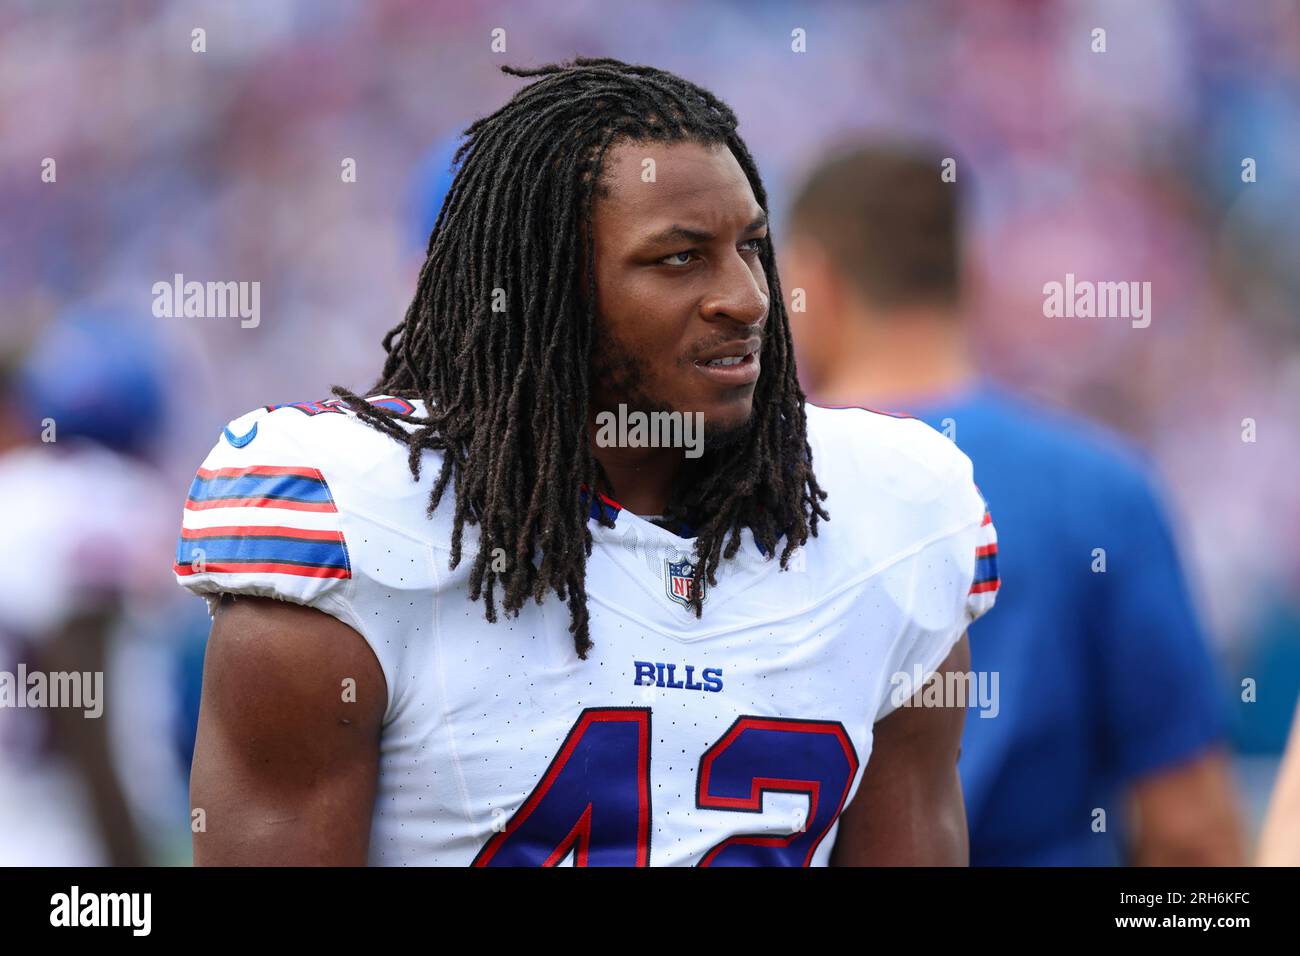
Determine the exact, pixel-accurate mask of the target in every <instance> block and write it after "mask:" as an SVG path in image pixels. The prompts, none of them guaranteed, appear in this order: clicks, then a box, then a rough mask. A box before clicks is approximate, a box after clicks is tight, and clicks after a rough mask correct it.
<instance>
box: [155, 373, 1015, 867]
mask: <svg viewBox="0 0 1300 956" xmlns="http://www.w3.org/2000/svg"><path fill="white" fill-rule="evenodd" d="M371 401H373V402H375V403H377V404H386V405H390V406H391V407H396V408H402V409H409V408H411V405H409V404H408V403H406V402H405V401H404V400H402V399H393V398H387V397H380V398H374V399H371ZM414 407H415V411H416V412H417V413H418V414H423V409H422V408H421V407H420V405H419V403H415V406H414ZM807 414H808V433H809V443H810V444H811V446H812V450H813V467H814V470H815V473H816V475H817V479H818V482H819V483H820V484H821V486H822V487H823V488H824V489H826V490H827V492H828V493H829V497H828V499H827V500H826V502H825V503H824V504H825V507H826V509H827V510H828V511H829V512H830V515H831V520H830V521H829V522H822V523H821V524H820V525H819V529H818V532H819V533H818V536H817V537H815V538H810V539H809V541H808V543H807V544H806V545H805V546H804V547H803V548H802V549H801V550H800V552H796V554H795V555H793V556H792V559H791V569H789V570H785V571H782V570H781V569H780V567H779V562H778V561H776V560H766V558H765V556H764V555H763V554H762V553H761V551H760V549H759V548H758V547H757V546H756V544H755V542H754V539H753V536H752V534H751V533H750V532H748V531H746V532H745V533H744V536H743V545H742V547H741V550H740V552H739V553H738V554H737V556H736V557H735V558H734V559H732V560H730V561H727V562H724V565H723V567H722V569H721V570H720V571H719V573H718V581H717V584H716V585H713V586H709V587H708V588H707V591H706V594H705V597H704V605H703V617H702V618H699V619H697V618H696V617H695V615H694V612H693V611H690V610H688V608H687V607H686V601H687V599H688V596H689V583H690V572H691V567H690V563H689V562H690V560H691V557H692V542H691V541H690V540H689V539H685V538H680V537H678V536H677V535H675V534H673V533H671V532H670V531H668V530H665V529H664V528H661V527H659V526H658V525H656V524H653V523H651V522H650V521H648V520H646V519H644V518H642V517H639V516H637V515H635V514H632V513H630V512H628V511H626V510H623V509H620V508H619V507H618V506H617V505H616V504H614V503H612V502H607V501H606V502H605V503H601V504H594V505H593V506H592V507H593V509H594V508H598V507H604V508H606V509H608V511H609V513H610V514H611V515H612V516H613V517H614V527H613V528H605V527H602V526H600V524H599V523H598V522H597V521H595V520H592V521H591V522H590V528H591V532H592V536H593V539H594V546H593V549H592V553H591V557H590V558H589V559H588V564H587V581H586V587H587V597H588V608H589V610H590V614H591V620H590V628H591V638H592V641H593V643H594V646H593V647H592V649H591V650H590V652H589V653H588V657H587V660H585V661H584V660H579V659H578V657H577V654H576V652H575V651H574V646H573V638H572V636H571V635H570V633H569V631H568V626H569V612H568V608H567V606H566V605H565V604H564V603H563V602H561V601H559V600H558V599H557V598H556V597H555V596H554V595H551V596H550V597H549V598H548V599H547V600H546V601H545V602H544V603H543V604H542V605H541V606H538V605H536V604H534V603H532V602H529V603H527V604H526V605H525V607H524V609H523V611H522V612H521V613H520V615H519V616H518V617H517V618H508V617H505V616H504V615H502V616H501V618H500V620H499V621H498V623H496V624H489V623H488V622H487V621H486V620H485V619H484V607H483V604H482V602H471V601H470V600H469V599H468V583H467V582H468V577H469V569H470V566H471V564H472V559H473V556H474V555H475V554H476V551H477V528H476V527H474V526H467V527H466V528H465V542H464V554H463V557H462V561H461V564H460V566H459V567H458V568H457V569H456V570H454V571H453V570H449V568H448V561H449V545H450V540H451V527H452V520H451V516H452V512H453V504H454V491H453V489H452V488H450V487H449V488H448V490H447V493H446V495H445V496H444V498H443V502H442V503H441V504H440V505H439V507H438V509H437V511H436V513H435V514H434V516H433V517H432V518H429V517H427V516H426V514H425V509H426V507H427V505H428V500H429V490H430V488H431V486H432V483H433V482H434V481H436V479H437V476H438V472H439V469H440V466H441V455H440V453H437V452H432V451H430V452H426V453H425V460H424V464H423V467H422V471H421V479H420V481H418V482H416V481H413V480H412V478H411V475H410V472H409V470H408V467H407V449H406V447H405V446H404V445H401V444H399V443H398V442H396V441H394V440H393V439H391V438H389V437H387V436H386V435H383V434H382V433H380V432H379V431H377V430H375V429H373V428H371V427H369V426H367V425H365V424H364V423H362V422H360V421H359V420H358V419H356V418H355V417H354V416H353V415H352V413H351V412H349V411H347V410H346V409H344V408H342V407H341V406H340V403H338V402H336V401H327V402H309V403H297V404H294V405H288V406H272V407H271V408H264V409H259V410H257V411H254V412H250V413H249V414H247V415H244V416H243V417H241V418H238V419H236V420H235V421H233V422H231V423H230V424H229V425H228V426H227V428H226V429H225V431H224V433H223V435H222V437H221V438H220V439H219V440H218V442H217V444H216V447H215V448H213V450H212V452H211V454H210V455H209V456H208V458H207V460H206V461H204V463H203V466H202V468H201V469H200V470H199V472H198V475H197V476H196V477H195V480H194V483H193V485H192V487H191V489H190V494H189V498H188V500H187V502H186V506H185V512H184V528H183V531H182V536H181V540H180V543H179V546H178V549H177V555H176V560H177V563H176V573H177V577H178V580H179V581H180V583H181V584H182V585H184V586H185V587H187V588H190V589H191V590H193V591H195V592H198V593H201V594H203V595H205V596H207V597H208V598H209V601H210V603H211V602H215V600H216V595H218V594H220V593H221V592H232V593H236V594H251V595H263V596H267V597H274V598H280V599H282V600H287V601H292V602H295V603H299V604H305V605H309V606H311V607H314V608H317V609H319V610H321V611H323V612H325V613H327V614H331V615H333V616H334V617H336V618H338V619H339V620H341V621H343V622H344V623H346V624H348V625H350V626H351V627H353V628H354V629H355V630H356V631H357V632H358V633H359V634H361V636H362V637H363V638H364V639H365V640H366V641H367V643H368V644H369V645H370V647H371V648H372V650H373V651H374V653H375V656H376V657H377V658H378V661H379V664H380V667H381V668H382V670H383V674H384V678H385V681H386V682H387V687H388V705H387V710H386V712H385V714H384V718H383V732H382V739H381V759H380V772H379V789H378V795H377V798H376V802H375V809H374V821H373V825H372V830H371V838H370V862H371V863H372V864H384V865H401V864H436V865H468V864H476V865H490V866H499V865H545V864H557V863H565V864H568V863H574V864H578V865H626V866H633V865H636V866H645V865H654V866H682V865H687V866H689V865H714V866H725V865H758V864H763V865H790V866H808V865H819V866H820V865H825V864H826V863H827V861H828V859H829V857H830V854H831V849H832V847H833V845H834V842H835V834H836V829H837V825H838V823H837V821H838V817H839V814H840V812H841V811H842V810H843V809H844V808H845V806H847V805H848V803H849V801H850V800H852V798H853V796H854V793H855V792H856V788H857V785H858V782H859V780H860V778H861V774H862V770H863V767H864V766H865V765H866V763H867V759H868V757H869V756H870V753H871V742H872V725H873V724H874V723H875V721H877V720H880V719H881V718H882V717H884V716H885V715H886V714H888V713H889V712H890V711H892V710H893V709H894V707H895V706H897V704H898V702H899V701H900V700H904V699H906V698H907V697H908V696H910V691H911V690H914V689H916V688H915V687H912V683H913V680H912V678H913V674H914V672H915V669H916V668H918V667H919V669H920V671H921V672H922V676H928V675H929V674H930V673H932V672H933V671H934V669H935V668H936V667H937V666H938V665H939V664H940V663H941V662H942V661H943V660H944V658H945V657H946V656H947V655H948V653H949V651H950V650H951V648H952V646H953V645H954V644H955V643H956V641H957V640H958V639H959V638H960V637H961V635H962V633H963V632H964V631H965V630H966V626H967V625H968V624H969V623H970V622H971V621H972V620H974V619H975V618H976V617H978V616H979V615H980V614H982V613H983V612H984V611H985V610H987V609H988V608H989V607H990V606H991V605H992V603H993V599H994V594H995V592H996V589H997V586H998V582H997V576H996V539H995V536H994V531H993V526H992V524H991V523H990V521H989V519H988V515H987V513H986V510H985V507H984V502H983V500H982V499H981V497H980V495H979V493H978V491H977V490H976V488H975V486H974V484H973V483H972V475H971V464H970V461H969V460H968V459H967V458H966V456H965V455H964V454H963V453H962V452H961V451H959V450H958V449H957V447H956V446H955V445H954V444H953V443H952V442H950V441H949V440H948V439H946V438H944V437H942V436H941V435H939V434H938V433H937V432H935V431H933V430H932V429H931V428H929V427H928V426H927V425H925V424H924V423H923V422H921V421H918V420H915V419H910V418H896V417H893V416H889V415H882V414H878V413H873V412H869V411H866V410H863V409H824V408H819V407H817V406H813V405H809V406H807ZM576 493H577V489H575V494H576ZM593 513H594V512H593ZM780 544H781V546H783V545H784V541H782V542H781V543H780ZM498 596H499V595H498ZM898 674H902V675H906V680H907V682H908V683H907V686H908V688H909V690H908V691H907V692H906V693H902V694H901V695H900V692H899V687H900V683H899V680H898V679H894V675H898Z"/></svg>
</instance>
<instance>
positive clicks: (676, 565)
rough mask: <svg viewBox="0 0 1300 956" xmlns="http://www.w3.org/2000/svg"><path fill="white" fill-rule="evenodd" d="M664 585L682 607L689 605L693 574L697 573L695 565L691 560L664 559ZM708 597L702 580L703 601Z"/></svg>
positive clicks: (701, 596)
mask: <svg viewBox="0 0 1300 956" xmlns="http://www.w3.org/2000/svg"><path fill="white" fill-rule="evenodd" d="M664 571H665V574H664V587H665V589H666V590H667V591H668V596H669V597H670V598H672V599H673V600H674V601H676V602H677V603H678V604H680V605H681V606H682V607H689V606H690V603H691V585H692V584H693V583H694V582H692V581H691V575H693V574H694V573H695V566H694V565H693V564H691V562H689V561H670V560H668V559H665V560H664ZM707 597H708V593H707V591H706V590H705V587H704V582H703V581H701V582H700V600H701V601H703V600H704V599H705V598H707Z"/></svg>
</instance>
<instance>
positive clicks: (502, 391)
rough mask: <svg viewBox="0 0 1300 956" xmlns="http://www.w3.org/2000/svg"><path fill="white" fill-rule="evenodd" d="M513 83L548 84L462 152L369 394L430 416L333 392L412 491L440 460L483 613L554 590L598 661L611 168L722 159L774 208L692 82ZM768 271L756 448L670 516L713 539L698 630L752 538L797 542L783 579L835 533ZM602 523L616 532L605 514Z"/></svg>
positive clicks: (590, 70) (702, 570) (767, 254)
mask: <svg viewBox="0 0 1300 956" xmlns="http://www.w3.org/2000/svg"><path fill="white" fill-rule="evenodd" d="M501 69H502V71H503V72H505V73H508V74H510V75H512V76H519V77H532V76H536V77H541V79H539V80H537V81H536V82H534V83H531V84H529V85H528V86H526V87H524V88H523V89H521V90H520V91H519V92H518V93H516V94H515V96H514V97H513V98H512V99H511V100H510V102H508V103H507V104H506V105H505V106H503V107H502V108H501V109H500V110H498V111H497V112H495V113H493V114H492V115H491V116H488V117H485V118H483V119H480V120H478V121H476V122H475V123H473V124H472V125H471V126H470V127H469V128H468V129H467V130H466V131H465V133H464V134H463V136H464V137H465V141H464V142H463V143H462V144H461V145H460V147H459V148H458V149H457V151H456V154H455V158H454V160H453V164H452V165H453V166H459V169H458V170H457V172H456V175H455V179H454V181H453V183H452V186H451V190H450V192H449V193H448V195H447V197H446V199H445V200H444V201H443V205H442V209H441V211H440V212H439V214H438V219H437V222H436V223H435V224H434V227H433V232H432V234H431V235H430V237H429V245H428V250H427V252H428V254H427V258H426V260H425V263H424V267H423V268H422V270H421V272H420V279H419V285H418V287H417V289H416V293H415V297H414V299H413V300H412V302H411V305H410V308H408V309H407V311H406V317H405V318H404V319H403V320H402V322H401V323H400V324H399V325H398V326H397V327H396V328H394V329H392V330H390V331H389V332H388V334H387V335H385V336H384V349H385V351H386V352H387V354H388V357H387V360H386V361H385V362H384V369H383V373H382V374H381V376H380V378H379V381H378V382H377V383H376V385H375V386H374V391H375V392H382V393H385V394H390V395H395V396H400V397H405V398H419V399H423V400H424V403H425V406H426V409H425V416H423V417H418V416H416V415H415V414H414V413H406V414H404V413H401V412H398V411H394V410H391V409H387V408H381V407H378V406H376V405H372V404H370V403H369V402H367V401H366V400H365V399H364V398H362V397H361V396H359V395H356V394H354V393H352V392H350V391H348V390H347V389H345V388H340V387H338V386H335V387H334V389H333V391H334V394H336V395H338V396H339V397H340V398H341V399H343V400H344V401H345V403H346V404H347V406H348V407H349V408H351V409H352V410H353V411H354V412H355V413H356V414H357V416H358V417H359V418H360V419H361V420H362V421H364V422H366V423H367V424H369V425H371V426H373V427H374V428H377V429H379V430H380V431H382V432H384V433H386V434H388V435H390V436H392V437H393V438H395V439H397V440H398V441H401V442H403V443H405V444H406V445H408V446H409V450H410V454H409V459H408V461H409V466H410V470H411V474H412V476H413V477H414V478H416V479H417V480H418V478H419V477H420V463H421V457H422V455H423V453H424V451H425V450H426V449H436V450H438V451H441V452H442V453H443V459H442V469H441V471H440V472H439V474H438V479H437V481H436V482H435V483H434V486H433V489H432V491H431V492H430V496H429V505H428V509H427V514H428V515H429V516H432V515H433V513H434V510H435V509H436V508H437V507H438V504H439V502H440V501H441V500H442V497H443V493H444V492H445V491H446V489H447V486H448V483H449V482H454V488H455V499H456V506H455V516H454V524H453V531H452V541H451V561H450V567H451V568H453V569H454V568H456V567H457V566H458V565H459V563H460V560H461V543H462V535H463V531H464V526H465V524H466V523H469V524H476V525H478V526H479V547H478V553H477V555H476V556H475V558H474V564H473V566H472V569H471V571H470V576H469V588H470V598H471V600H478V599H479V598H480V597H482V598H483V599H484V604H485V606H486V615H487V619H488V621H492V622H495V621H496V598H495V590H496V587H497V585H498V584H499V585H500V586H501V588H502V590H503V592H504V593H503V597H502V604H503V606H504V608H505V611H506V613H507V614H514V615H517V614H518V613H519V611H520V609H521V608H522V607H523V604H524V602H525V601H526V600H527V599H528V597H529V596H530V595H531V596H532V597H533V599H534V600H535V601H537V602H538V603H541V601H542V599H543V597H544V596H545V595H546V594H547V593H548V591H554V592H555V593H556V594H557V595H558V597H559V598H560V600H567V602H568V606H569V615H570V625H569V630H570V632H571V633H572V634H573V639H574V646H575V648H576V650H577V653H578V656H579V657H580V658H583V659H585V658H586V656H587V650H588V649H589V648H590V647H591V640H590V636H589V633H588V614H587V594H586V583H585V582H586V569H587V557H588V556H589V555H590V554H591V548H592V537H591V532H590V530H589V529H588V526H587V523H588V520H589V518H590V512H589V505H588V504H587V499H586V498H585V497H584V495H583V494H581V493H580V492H579V489H592V490H593V491H594V492H595V493H596V494H612V489H611V487H610V483H609V481H608V479H607V477H606V475H605V473H604V470H603V469H602V468H601V467H600V464H599V462H598V461H596V459H595V457H594V456H593V455H592V452H591V448H590V443H589V438H588V434H587V423H588V389H589V382H588V378H589V373H590V369H589V360H590V358H591V346H592V340H593V334H594V332H595V330H596V328H597V318H596V314H595V303H596V284H595V269H594V268H592V269H587V268H585V264H586V263H594V261H595V259H594V250H593V236H592V228H591V215H592V201H593V196H595V195H603V194H604V186H603V184H602V183H601V172H602V169H603V163H604V157H605V153H606V151H607V150H608V149H609V148H610V146H611V145H612V144H614V143H616V142H621V141H625V140H630V141H634V142H647V141H659V142H683V141H691V142H695V143H699V144H701V145H709V146H712V145H716V144H724V145H726V146H727V147H728V148H729V149H730V150H731V152H732V154H733V155H734V156H735V157H736V160H737V161H738V162H739V164H740V166H741V168H742V169H743V170H744V172H745V176H746V177H747V178H748V180H749V184H750V187H751V189H752V190H753V193H754V197H755V199H757V201H758V203H759V205H761V206H762V208H763V210H764V211H765V212H766V211H767V194H766V191H765V190H764V189H763V184H762V181H761V180H760V179H759V175H758V170H757V168H756V166H755V164H754V160H753V158H752V157H751V156H750V154H749V150H748V149H747V148H746V146H745V144H744V142H743V141H742V140H741V139H740V137H739V136H738V135H737V133H736V126H737V121H736V117H735V114H734V113H733V112H732V111H731V109H730V108H729V107H728V106H727V105H726V104H724V103H722V102H721V101H720V100H718V99H717V98H716V97H715V96H713V95H712V94H711V93H709V92H708V91H707V90H704V89H702V88H700V87H698V86H696V85H695V84H693V83H689V82H687V81H686V80H683V79H682V78H681V77H678V76H676V75H674V74H672V73H668V72H665V71H663V70H658V69H655V68H653V67H648V66H634V65H631V64H627V63H623V62H621V61H619V60H614V59H609V58H586V57H578V58H576V59H574V60H573V61H571V62H570V63H562V64H552V65H549V66H542V67H538V68H536V69H518V68H514V67H510V66H503V67H502V68H501ZM584 239H585V256H584V254H583V251H584V250H583V248H582V244H583V240H584ZM759 256H760V260H761V262H762V264H763V269H764V272H765V273H766V275H767V281H768V284H769V287H770V288H769V291H770V305H769V311H768V322H767V329H766V331H765V334H764V341H763V349H762V373H761V375H760V377H759V381H758V383H757V386H756V388H755V393H754V400H753V412H752V415H751V419H750V423H749V428H748V433H747V440H745V441H744V442H742V443H738V444H736V445H733V446H731V447H729V448H728V449H727V450H726V454H725V455H715V456H709V455H707V454H706V455H705V456H704V457H703V458H701V459H700V460H699V462H700V463H706V464H703V465H701V467H700V468H699V470H698V471H696V472H693V473H692V476H691V479H692V480H691V481H690V482H689V487H687V488H684V489H681V490H680V492H679V494H680V500H676V501H674V504H673V506H672V508H671V509H670V510H671V511H672V513H674V514H679V515H685V514H690V515H692V516H693V518H694V521H693V523H695V522H699V523H698V524H696V525H695V526H696V531H697V537H696V540H695V560H694V565H695V567H694V571H693V575H694V577H693V587H692V589H691V590H692V596H691V601H690V606H691V607H692V608H693V610H694V611H695V614H696V616H697V617H698V616H700V614H701V612H702V606H701V605H702V601H703V592H704V588H703V585H702V581H703V580H704V579H706V578H707V580H708V582H709V584H711V585H716V584H717V581H716V579H715V577H714V575H715V572H716V571H717V569H718V566H719V563H720V561H721V560H724V559H729V558H731V557H733V556H734V555H735V553H736V551H737V549H738V548H739V547H740V544H741V537H740V534H741V531H742V529H743V528H745V527H749V528H750V529H751V531H752V533H753V535H754V539H755V541H756V542H757V543H758V544H759V545H760V546H762V548H763V550H764V553H765V554H767V555H773V554H774V553H775V551H776V545H777V541H778V538H780V537H781V536H782V535H785V537H786V542H785V548H784V550H783V551H782V552H781V557H780V560H781V566H782V567H785V566H786V562H787V560H788V558H789V556H790V554H791V553H792V552H793V551H794V549H795V548H797V547H799V546H800V545H802V544H804V543H805V542H806V541H807V539H808V537H809V535H813V536H816V534H817V520H818V518H819V517H820V518H823V519H826V518H829V515H828V514H827V513H826V512H825V511H824V510H823V509H822V507H821V505H820V504H819V500H820V499H824V498H825V497H826V492H824V491H823V490H822V489H821V488H820V487H819V486H818V484H817V480H816V478H815V476H814V475H813V472H812V450H811V448H810V447H809V445H808V440H807V428H806V421H805V417H804V404H803V403H804V395H803V392H802V391H801V389H800V388H799V383H798V381H797V379H796V378H795V366H794V358H793V347H792V344H791V341H790V330H789V322H788V318H787V316H786V312H785V307H784V304H783V301H782V297H781V289H780V285H779V283H778V280H777V274H776V267H775V263H774V260H773V254H772V243H771V241H770V239H765V240H763V242H762V244H761V248H760V253H759ZM584 278H585V281H586V289H585V293H584V289H583V285H582V283H583V280H584ZM494 296H495V297H496V298H495V301H494ZM503 296H504V303H505V312H504V314H502V312H501V311H500V308H499V307H500V304H501V301H502V297H503ZM494 306H495V307H496V308H495V309H494ZM404 426H413V427H404ZM697 464H698V463H697ZM597 511H598V516H597V517H598V520H599V521H600V522H601V523H602V524H603V525H605V526H606V527H612V526H613V520H612V518H610V517H609V515H608V514H607V513H606V510H605V509H604V508H602V507H599V506H597ZM728 535H730V537H728ZM497 548H501V549H503V553H504V554H505V555H508V556H509V557H508V560H507V562H506V565H507V566H506V568H505V570H501V571H498V570H496V569H494V567H493V563H492V561H491V558H492V556H493V555H494V554H495V553H497V552H496V549H497ZM539 550H540V552H541V562H540V564H534V556H535V554H536V553H537V551H539Z"/></svg>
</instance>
